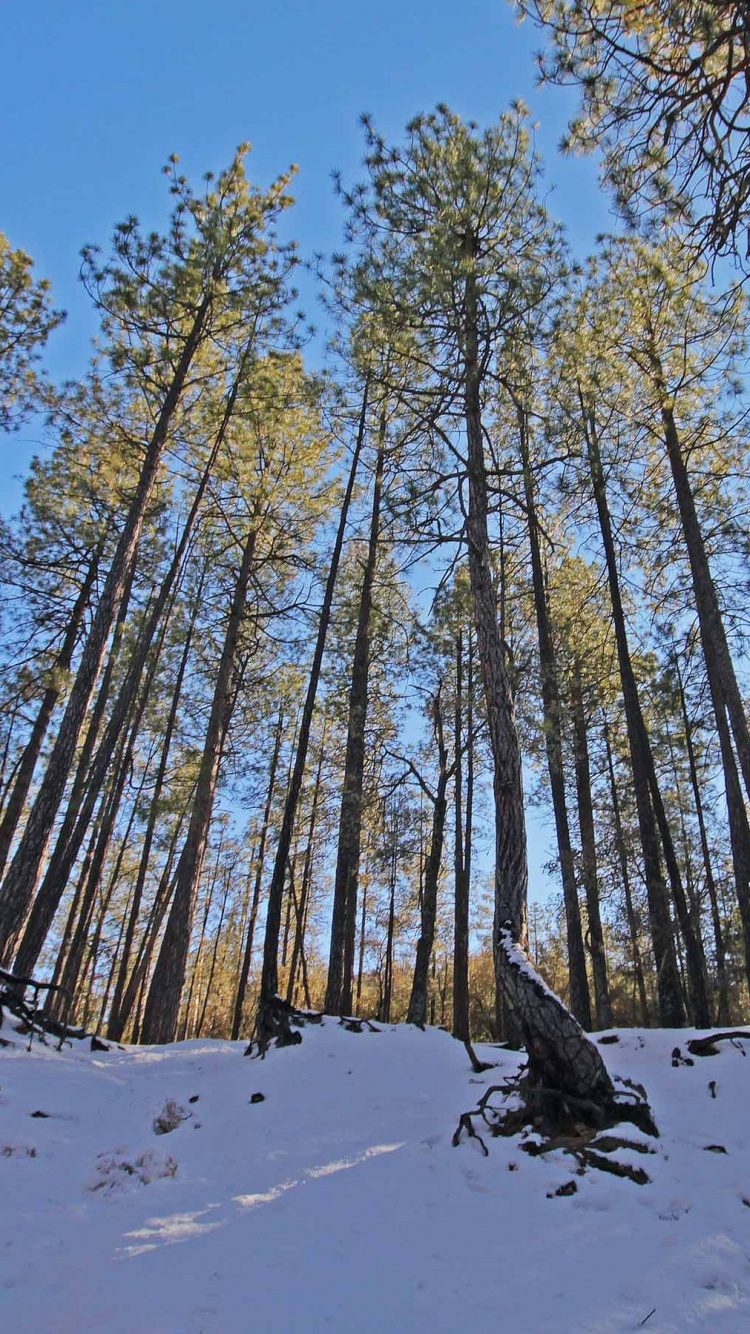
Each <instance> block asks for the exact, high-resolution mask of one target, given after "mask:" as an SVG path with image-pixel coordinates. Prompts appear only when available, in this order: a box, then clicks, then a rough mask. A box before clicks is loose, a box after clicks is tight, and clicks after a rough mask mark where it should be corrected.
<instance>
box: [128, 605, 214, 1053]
mask: <svg viewBox="0 0 750 1334" xmlns="http://www.w3.org/2000/svg"><path fill="white" fill-rule="evenodd" d="M202 593H203V578H201V579H200V581H199V584H198V588H197V591H196V595H195V599H194V602H193V610H192V614H191V618H190V623H189V625H188V629H187V634H186V635H185V642H184V644H183V647H182V655H181V657H180V662H179V666H178V668H177V677H176V680H175V684H174V688H173V690H172V701H171V704H170V708H169V715H168V717H167V726H166V729H165V732H164V739H163V741H162V746H161V754H160V756H159V767H158V769H157V771H156V777H155V779H154V787H153V792H152V794H151V804H150V807H149V813H148V821H147V824H146V830H145V833H144V836H143V843H142V845H141V855H140V860H139V862H138V872H137V875H136V882H135V887H134V890H133V897H132V901H131V903H130V909H129V912H128V920H127V926H126V929H125V936H124V940H123V944H122V952H121V954H120V959H119V963H118V969H117V980H116V982H115V989H114V995H113V997H112V1005H111V1008H110V1013H109V1021H108V1024H107V1036H108V1037H109V1038H110V1039H111V1040H112V1041H113V1042H119V1041H120V1039H121V1037H122V1033H123V1028H124V1023H123V1021H122V1020H121V1017H120V1007H121V1003H122V997H123V993H124V990H125V986H126V983H127V979H128V972H129V969H130V956H131V954H132V950H133V939H134V937H135V932H136V927H137V925H138V915H139V913H140V910H141V902H142V899H143V890H144V888H145V885H146V875H147V872H148V865H149V861H150V860H151V849H152V847H153V842H154V836H155V834H156V823H157V819H158V816H159V809H160V802H161V794H162V790H163V788H164V783H165V779H166V775H167V765H168V762H169V753H170V750H171V748H172V737H173V735H174V729H175V726H176V724H177V713H178V709H179V703H180V698H181V695H182V684H183V681H184V679H185V671H186V669H187V664H188V658H189V656H190V649H191V646H192V642H193V634H194V632H195V623H196V620H197V617H198V611H199V608H200V602H201V596H202Z"/></svg>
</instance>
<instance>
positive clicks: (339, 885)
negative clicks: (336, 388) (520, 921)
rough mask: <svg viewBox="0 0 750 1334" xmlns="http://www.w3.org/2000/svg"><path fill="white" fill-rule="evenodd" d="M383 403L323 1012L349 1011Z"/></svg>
mask: <svg viewBox="0 0 750 1334" xmlns="http://www.w3.org/2000/svg"><path fill="white" fill-rule="evenodd" d="M385 433H386V414H385V406H383V408H382V409H381V414H380V430H379V436H378V452H377V459H376V463H375V481H374V485H373V495H372V514H371V518H370V537H369V542H368V546H367V559H366V561H365V567H364V571H363V575H362V589H361V593H360V599H359V617H358V621H357V636H356V639H355V642H354V658H353V661H352V678H351V686H350V689H349V722H348V729H347V737H346V756H345V760H344V782H343V788H342V792H341V812H340V815H339V839H338V850H337V854H336V875H335V880H334V890H333V916H332V920H331V947H330V954H329V960H328V984H327V987H326V997H325V1010H326V1013H328V1014H351V1010H352V973H353V970H354V949H355V935H356V920H357V882H358V876H359V856H360V843H361V838H362V790H363V786H364V776H365V727H366V724H367V693H368V674H369V666H370V620H371V615H372V588H373V582H374V579H375V566H376V564H377V559H378V542H379V538H380V502H381V492H382V486H383V468H384V465H385Z"/></svg>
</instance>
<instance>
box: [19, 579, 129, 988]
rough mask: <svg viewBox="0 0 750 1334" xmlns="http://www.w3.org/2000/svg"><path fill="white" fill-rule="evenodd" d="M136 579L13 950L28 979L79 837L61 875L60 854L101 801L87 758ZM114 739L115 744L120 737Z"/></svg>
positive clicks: (123, 605)
mask: <svg viewBox="0 0 750 1334" xmlns="http://www.w3.org/2000/svg"><path fill="white" fill-rule="evenodd" d="M134 576H135V566H132V567H131V571H130V575H129V577H128V581H127V584H126V586H125V591H124V593H123V596H122V601H121V603H120V609H119V611H118V613H117V621H116V622H115V628H114V632H113V634H112V640H111V643H110V647H109V656H108V659H107V665H106V667H105V668H104V671H103V672H102V678H101V681H100V683H99V689H98V691H97V696H96V703H95V704H94V707H93V709H92V710H91V717H90V719H89V724H88V727H87V728H86V735H85V736H84V739H83V744H82V746H81V750H80V754H79V756H78V761H77V764H76V772H75V777H74V778H73V783H72V785H71V790H70V796H69V798H68V803H67V807H66V810H65V815H64V816H63V819H62V823H61V825H60V829H59V831H58V834H57V838H56V840H55V846H54V849H53V851H52V855H51V856H50V859H49V862H48V864H47V868H46V870H45V872H44V877H43V879H42V883H41V885H40V886H39V891H38V893H37V895H36V897H35V899H34V902H33V903H32V905H31V910H30V912H29V915H28V917H27V919H26V922H25V924H24V928H23V935H22V936H21V938H20V941H19V943H18V946H17V950H16V957H15V970H16V972H17V973H19V974H20V975H21V976H22V977H30V976H31V974H32V973H33V972H34V968H35V965H36V961H37V959H38V958H39V955H40V954H41V951H42V948H43V946H44V942H45V940H46V938H47V935H48V933H49V930H50V928H51V926H52V922H53V920H54V917H55V913H56V912H57V910H58V908H59V906H60V902H61V900H62V897H63V895H64V893H65V891H66V889H67V887H68V884H69V882H70V878H71V873H72V871H73V867H74V865H75V862H76V858H77V856H78V853H79V852H80V850H81V847H82V845H83V837H82V838H81V839H80V840H79V841H78V842H77V843H76V856H75V857H72V858H71V859H70V861H69V862H68V863H66V870H65V874H64V875H60V874H59V859H60V856H62V855H64V853H65V849H66V848H67V847H68V844H69V841H70V839H71V838H72V837H73V832H74V829H75V826H76V821H77V820H78V817H79V815H80V812H81V810H82V808H83V806H84V805H85V804H86V803H89V807H90V816H89V819H88V820H87V821H86V831H87V830H88V828H89V825H90V824H91V820H92V818H93V815H94V811H95V809H96V806H97V803H98V801H99V798H100V797H101V794H102V792H103V791H104V782H102V783H101V784H94V783H93V782H92V776H91V763H92V759H91V757H92V755H93V754H94V748H95V746H96V743H97V740H98V737H99V732H100V729H101V726H102V722H103V720H104V715H105V712H106V708H107V705H108V703H109V695H110V690H111V688H112V678H113V676H114V672H115V669H116V667H117V664H118V660H119V656H120V645H121V642H122V637H123V632H124V629H125V624H126V621H127V616H128V609H129V606H130V595H131V592H132V589H133V580H134ZM126 725H127V716H126V715H123V719H122V726H123V727H125V726H126ZM117 740H118V741H119V733H118V737H117ZM105 776H106V775H105ZM84 833H85V831H84Z"/></svg>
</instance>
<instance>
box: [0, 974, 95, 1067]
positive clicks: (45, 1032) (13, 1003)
mask: <svg viewBox="0 0 750 1334" xmlns="http://www.w3.org/2000/svg"><path fill="white" fill-rule="evenodd" d="M53 991H56V992H59V993H60V994H61V995H63V996H64V997H65V998H66V1000H67V1004H66V1008H65V1013H66V1014H67V1012H68V1011H69V1009H70V1001H71V998H70V995H69V993H68V992H67V991H66V989H65V988H64V987H59V986H55V985H53V984H52V983H51V982H38V981H37V980H36V978H33V977H16V976H15V975H14V974H13V973H8V972H6V971H5V969H4V968H0V1025H1V1024H2V1021H3V1011H4V1010H7V1011H8V1012H9V1013H10V1014H12V1015H13V1016H14V1018H16V1019H18V1020H20V1023H19V1025H18V1027H17V1029H16V1032H18V1033H20V1034H22V1035H23V1036H25V1035H26V1034H27V1033H28V1035H29V1047H31V1043H32V1040H33V1039H34V1037H38V1038H39V1040H40V1042H46V1040H47V1038H48V1037H53V1038H57V1039H58V1043H57V1045H58V1050H59V1049H60V1048H61V1047H62V1045H63V1043H65V1042H70V1041H72V1039H73V1038H76V1039H81V1038H88V1037H90V1038H91V1039H92V1042H94V1041H96V1039H95V1038H94V1036H93V1034H91V1033H88V1032H87V1031H86V1029H84V1028H71V1027H70V1025H69V1024H67V1023H65V1022H63V1021H61V1020H59V1019H55V1018H54V1017H53V1016H52V1015H51V1014H47V1013H46V1012H45V1011H44V1010H42V1009H41V1008H40V1004H39V1001H40V997H41V996H42V995H43V994H44V993H46V994H47V995H49V993H50V992H53ZM28 992H31V999H30V1000H28V999H27V993H28ZM7 1042H8V1040H7V1039H3V1045H4V1046H5V1045H7ZM106 1050H108V1049H106Z"/></svg>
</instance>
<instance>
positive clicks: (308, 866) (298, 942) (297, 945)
mask: <svg viewBox="0 0 750 1334" xmlns="http://www.w3.org/2000/svg"><path fill="white" fill-rule="evenodd" d="M325 740H326V738H325V728H324V729H323V736H322V739H321V742H320V754H319V756H318V769H317V773H316V775H315V785H314V787H313V794H312V806H311V807H310V824H309V827H308V830H307V847H306V848H305V860H304V862H303V865H302V884H301V886H300V897H299V903H298V904H297V905H296V907H297V914H296V916H297V921H296V929H295V933H294V945H293V947H292V959H291V963H290V965H289V980H288V983H287V991H286V998H287V1000H288V1001H289V1003H290V1004H293V1002H294V988H295V985H296V981H297V969H298V968H299V966H300V963H301V961H302V960H303V959H304V953H305V927H306V925H307V914H308V904H309V901H310V885H311V882H312V869H313V849H314V847H315V825H316V823H317V819H318V803H319V801H320V785H321V777H322V773H323V756H324V754H325ZM307 1004H309V998H308V1000H307Z"/></svg>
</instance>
